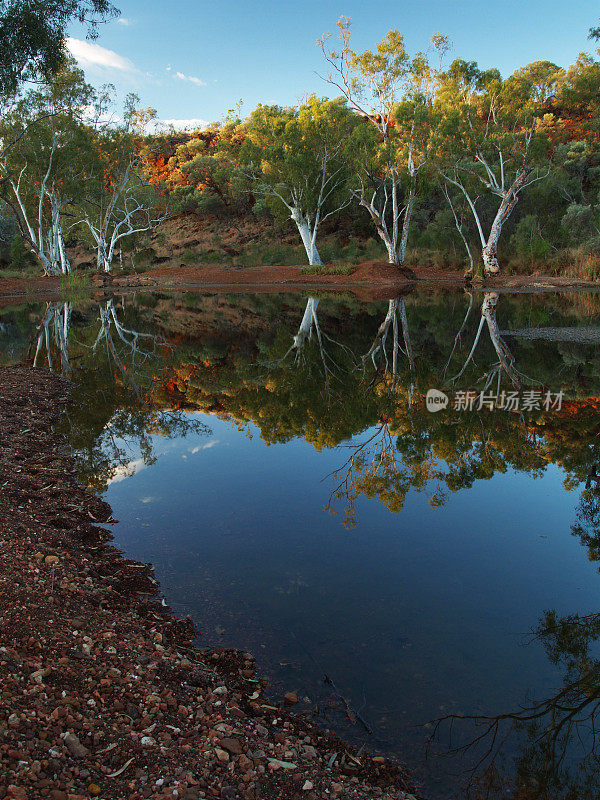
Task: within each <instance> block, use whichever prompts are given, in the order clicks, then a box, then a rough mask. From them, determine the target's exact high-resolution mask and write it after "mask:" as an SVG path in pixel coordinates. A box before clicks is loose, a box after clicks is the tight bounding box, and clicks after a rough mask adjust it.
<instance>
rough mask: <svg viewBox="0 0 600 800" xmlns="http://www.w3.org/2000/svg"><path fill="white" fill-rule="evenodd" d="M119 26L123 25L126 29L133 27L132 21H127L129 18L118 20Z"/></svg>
mask: <svg viewBox="0 0 600 800" xmlns="http://www.w3.org/2000/svg"><path fill="white" fill-rule="evenodd" d="M117 22H118V23H119V25H122V26H123V27H124V28H128V27H129V26H130V25H133V20H132V19H127V17H119V19H118V20H117Z"/></svg>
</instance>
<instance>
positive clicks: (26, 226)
mask: <svg viewBox="0 0 600 800" xmlns="http://www.w3.org/2000/svg"><path fill="white" fill-rule="evenodd" d="M56 148H57V137H56V134H55V135H54V137H53V140H52V147H51V149H50V153H49V155H48V163H47V165H46V171H45V173H44V175H43V176H42V178H41V181H40V185H39V187H35V190H34V192H32V190H31V187H30V190H29V193H30V195H31V194H34V196H35V198H36V201H37V202H35V203H33V202H32V201H31V200H30V201H29V202H28V201H27V199H26V196H25V190H24V188H23V186H22V183H23V176H24V175H25V174H26V171H27V164H25V165H24V166H23V168H22V169H21V170H20V172H19V175H18V177H13V176H12V175H10V171H9V169H8V166H7V165H6V164H3V169H4V171H5V172H6V173H8V180H7V182H8V185H9V186H10V189H11V193H12V199H7V200H6V202H7V203H8V205H9V206H10V207H11V208H12V210H13V212H14V214H15V217H16V220H17V225H18V226H19V230H20V232H21V235H22V236H23V238H24V239H25V241H26V242H27V243H28V244H29V247H30V248H31V252H32V253H33V254H34V256H35V257H36V258H37V260H38V261H39V262H40V264H41V265H42V268H43V270H44V272H45V274H46V275H60V274H61V273H62V274H63V275H65V274H67V273H69V272H70V271H71V264H70V262H69V258H68V256H67V252H66V248H65V242H64V236H63V230H62V219H61V215H62V211H63V208H64V206H65V201H64V200H63V199H62V198H61V197H60V195H59V193H58V191H57V190H56V187H55V182H54V181H53V180H52V171H53V167H54V155H55V153H56ZM48 208H49V209H50V214H49V215H48Z"/></svg>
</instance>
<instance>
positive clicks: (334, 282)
mask: <svg viewBox="0 0 600 800" xmlns="http://www.w3.org/2000/svg"><path fill="white" fill-rule="evenodd" d="M301 269H302V268H301V267H300V266H293V267H277V266H265V267H194V266H189V265H184V264H182V265H181V266H179V267H167V268H155V269H151V270H148V271H146V272H140V273H136V274H132V275H119V273H115V274H114V275H113V276H111V277H110V278H109V277H105V276H99V275H97V274H94V273H92V278H91V280H92V285H93V286H100V287H103V288H106V289H110V288H114V289H119V290H120V289H122V288H147V289H202V288H203V287H210V288H211V289H218V288H223V289H224V290H227V291H236V292H238V291H242V292H252V291H256V292H274V291H277V292H281V291H286V292H288V291H306V290H310V289H312V290H315V291H317V290H319V291H327V290H331V291H337V292H350V293H352V294H354V295H355V296H356V297H358V298H360V299H363V300H381V299H389V298H391V297H394V296H395V295H396V294H400V293H402V292H403V291H406V289H407V287H408V286H414V285H415V284H417V285H419V284H423V285H427V286H429V287H435V286H436V285H439V286H450V285H454V286H464V285H465V281H464V279H463V276H462V275H461V274H460V273H459V272H450V271H445V272H444V271H440V270H436V269H423V268H416V269H415V270H413V271H412V274H410V273H409V274H405V275H404V274H402V273H401V272H400V271H399V270H398V268H397V267H394V266H392V265H391V264H386V263H384V262H381V261H368V262H364V263H362V264H359V265H357V266H356V268H355V269H354V270H353V271H352V272H351V273H350V274H348V275H336V274H331V273H330V274H322V275H308V274H304V273H302V271H301ZM59 286H60V282H59V280H58V278H30V279H26V278H4V279H3V278H1V277H0V306H2V305H7V304H9V303H10V302H13V301H14V298H18V297H23V296H27V297H32V298H33V297H35V296H38V295H41V294H51V293H52V294H56V293H57V292H58V290H59ZM478 288H481V287H478ZM484 288H489V289H524V288H531V289H553V288H555V289H597V288H600V284H599V283H597V282H594V281H584V280H574V279H573V278H563V277H559V276H549V275H508V276H500V277H498V278H494V279H486V281H485V284H484Z"/></svg>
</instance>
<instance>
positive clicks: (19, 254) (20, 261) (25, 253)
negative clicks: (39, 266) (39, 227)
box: [9, 233, 35, 270]
mask: <svg viewBox="0 0 600 800" xmlns="http://www.w3.org/2000/svg"><path fill="white" fill-rule="evenodd" d="M9 255H10V267H11V269H18V270H24V269H27V267H32V266H33V265H34V264H35V258H34V257H33V254H32V253H31V251H30V250H29V248H28V247H27V245H26V244H25V240H24V239H23V237H22V236H21V234H19V233H17V234H16V235H15V236H13V239H12V242H11V243H10V250H9Z"/></svg>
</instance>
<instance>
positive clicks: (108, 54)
mask: <svg viewBox="0 0 600 800" xmlns="http://www.w3.org/2000/svg"><path fill="white" fill-rule="evenodd" d="M67 49H68V50H69V52H70V53H71V55H72V56H73V57H74V58H75V59H77V61H78V62H79V64H81V65H82V66H83V67H96V68H100V69H102V70H116V71H118V72H129V73H132V72H137V71H138V70H137V69H136V67H135V65H134V63H133V61H130V60H129V59H128V58H125V56H120V55H119V54H118V53H115V51H114V50H109V49H108V48H106V47H101V46H100V45H99V44H94V43H93V42H85V41H83V39H74V38H73V37H72V36H69V37H68V38H67Z"/></svg>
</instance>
